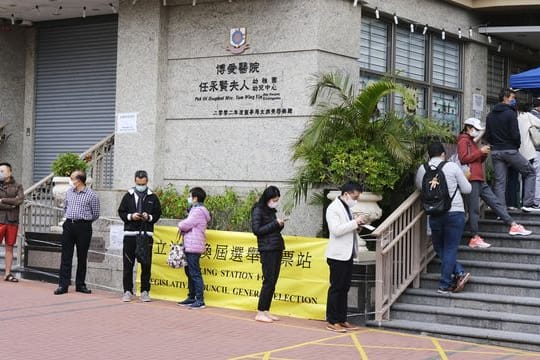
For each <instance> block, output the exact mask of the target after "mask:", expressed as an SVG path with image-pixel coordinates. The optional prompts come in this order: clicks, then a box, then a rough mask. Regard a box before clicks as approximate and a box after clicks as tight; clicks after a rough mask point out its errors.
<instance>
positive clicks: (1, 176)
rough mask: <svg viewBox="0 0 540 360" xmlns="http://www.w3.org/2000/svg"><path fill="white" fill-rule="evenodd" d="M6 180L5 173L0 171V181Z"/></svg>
mask: <svg viewBox="0 0 540 360" xmlns="http://www.w3.org/2000/svg"><path fill="white" fill-rule="evenodd" d="M5 180H6V174H4V173H3V172H2V173H0V181H5Z"/></svg>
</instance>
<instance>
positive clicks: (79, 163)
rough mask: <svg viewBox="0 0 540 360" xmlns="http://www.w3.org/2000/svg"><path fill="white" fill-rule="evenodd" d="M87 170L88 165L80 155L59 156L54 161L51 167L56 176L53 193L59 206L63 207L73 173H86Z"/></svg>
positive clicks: (66, 154)
mask: <svg viewBox="0 0 540 360" xmlns="http://www.w3.org/2000/svg"><path fill="white" fill-rule="evenodd" d="M87 168H88V164H87V163H86V162H85V161H84V160H83V159H81V158H80V157H79V155H77V154H74V153H71V152H68V153H64V154H59V155H58V156H57V157H56V159H55V160H54V161H53V163H52V165H51V169H52V172H53V174H54V177H53V179H52V182H53V190H52V191H53V195H54V198H55V200H56V201H57V203H58V205H59V206H63V202H64V199H65V197H66V192H67V190H68V189H69V180H70V178H69V177H70V175H71V173H72V172H73V171H75V170H82V171H86V170H87ZM87 182H88V181H87Z"/></svg>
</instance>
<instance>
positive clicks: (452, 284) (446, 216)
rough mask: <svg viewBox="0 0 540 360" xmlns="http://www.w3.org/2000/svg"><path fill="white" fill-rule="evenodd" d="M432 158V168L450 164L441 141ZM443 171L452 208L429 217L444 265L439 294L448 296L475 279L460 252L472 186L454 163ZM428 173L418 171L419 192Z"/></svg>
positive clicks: (432, 148) (434, 145)
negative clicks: (460, 259)
mask: <svg viewBox="0 0 540 360" xmlns="http://www.w3.org/2000/svg"><path fill="white" fill-rule="evenodd" d="M428 155H429V161H428V164H429V165H430V166H434V167H437V166H439V165H440V164H441V163H442V162H443V161H446V151H445V149H444V146H443V144H441V143H440V142H435V143H432V144H430V145H429V146H428ZM442 172H443V174H444V177H445V180H446V184H447V186H448V193H449V194H454V195H452V203H451V207H450V209H449V210H448V211H447V212H446V213H443V214H440V215H430V216H429V227H430V228H431V242H432V243H433V249H434V250H435V253H436V254H437V256H438V257H439V259H440V260H441V263H442V264H441V277H440V279H439V288H438V289H437V292H438V293H439V294H448V293H450V292H459V291H463V289H464V288H465V285H466V284H467V282H468V281H469V279H470V278H471V274H470V273H468V272H465V270H464V268H463V266H462V265H461V264H460V263H459V262H458V261H457V253H458V247H459V242H460V241H461V237H462V235H463V228H464V226H465V206H464V203H463V197H462V195H461V194H462V193H463V194H470V192H471V190H472V186H471V184H470V183H469V181H468V180H467V178H466V177H465V175H464V174H463V170H461V168H460V167H459V166H458V165H457V164H456V163H454V162H446V163H445V164H444V165H443V166H442ZM471 172H472V170H471ZM425 173H426V169H425V167H424V164H422V165H420V167H419V168H418V171H417V172H416V179H415V184H416V187H417V188H418V189H419V190H421V189H422V179H423V178H424V175H425ZM458 190H459V191H458Z"/></svg>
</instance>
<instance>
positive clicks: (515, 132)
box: [484, 103, 521, 150]
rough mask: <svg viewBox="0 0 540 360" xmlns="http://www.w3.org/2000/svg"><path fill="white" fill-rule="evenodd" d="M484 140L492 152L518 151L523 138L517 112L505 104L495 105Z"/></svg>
mask: <svg viewBox="0 0 540 360" xmlns="http://www.w3.org/2000/svg"><path fill="white" fill-rule="evenodd" d="M484 139H485V140H486V141H487V142H488V143H489V144H490V145H491V150H518V149H519V147H520V146H521V136H520V134H519V125H518V119H517V112H516V110H515V109H514V108H513V107H511V106H510V105H506V104H504V103H498V104H497V105H495V106H494V107H493V110H491V111H490V113H489V114H488V116H487V118H486V133H485V134H484Z"/></svg>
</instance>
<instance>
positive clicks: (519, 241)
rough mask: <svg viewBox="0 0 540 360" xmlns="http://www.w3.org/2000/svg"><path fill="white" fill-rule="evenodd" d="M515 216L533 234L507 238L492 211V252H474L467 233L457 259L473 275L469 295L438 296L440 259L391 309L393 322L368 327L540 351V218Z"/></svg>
mask: <svg viewBox="0 0 540 360" xmlns="http://www.w3.org/2000/svg"><path fill="white" fill-rule="evenodd" d="M511 215H512V216H513V217H514V219H515V220H516V221H517V222H519V223H521V224H523V225H524V226H525V227H526V228H528V229H529V230H532V231H533V234H532V235H529V236H510V235H508V227H507V226H506V225H505V224H504V223H502V221H499V220H496V219H495V215H494V214H493V213H491V212H487V213H486V218H485V219H482V220H481V221H480V233H481V234H482V235H483V237H484V239H485V240H486V241H487V242H488V243H490V244H492V246H491V247H490V248H487V249H470V248H469V247H467V245H466V244H467V241H468V239H469V238H470V236H471V234H470V233H467V232H466V233H465V234H464V237H463V240H462V245H461V246H460V248H459V254H458V259H459V261H460V262H461V263H462V264H463V266H464V267H465V269H466V271H468V272H470V273H471V274H472V277H471V280H470V281H469V283H468V284H467V287H466V288H465V291H464V292H461V293H452V294H448V295H441V294H438V293H437V292H436V289H437V287H438V279H439V274H440V265H441V264H440V261H439V259H438V258H435V259H434V260H433V261H432V262H431V263H430V264H429V265H428V268H427V272H426V273H425V274H422V275H421V281H420V288H418V289H414V288H412V287H410V288H409V289H407V290H406V291H405V293H403V295H402V296H401V297H400V298H399V300H398V301H397V302H396V303H395V304H394V305H393V306H392V308H391V312H390V319H391V320H390V321H387V322H383V323H381V324H379V323H378V322H375V321H370V322H368V323H367V325H368V326H381V327H384V328H387V329H395V330H401V331H403V330H405V331H410V332H416V333H425V334H430V335H435V336H442V337H446V338H452V339H460V340H467V341H472V342H477V343H489V344H492V345H501V346H508V347H516V348H520V349H525V350H534V351H540V311H539V309H540V221H539V220H540V214H530V213H529V214H525V213H521V212H512V213H511Z"/></svg>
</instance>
